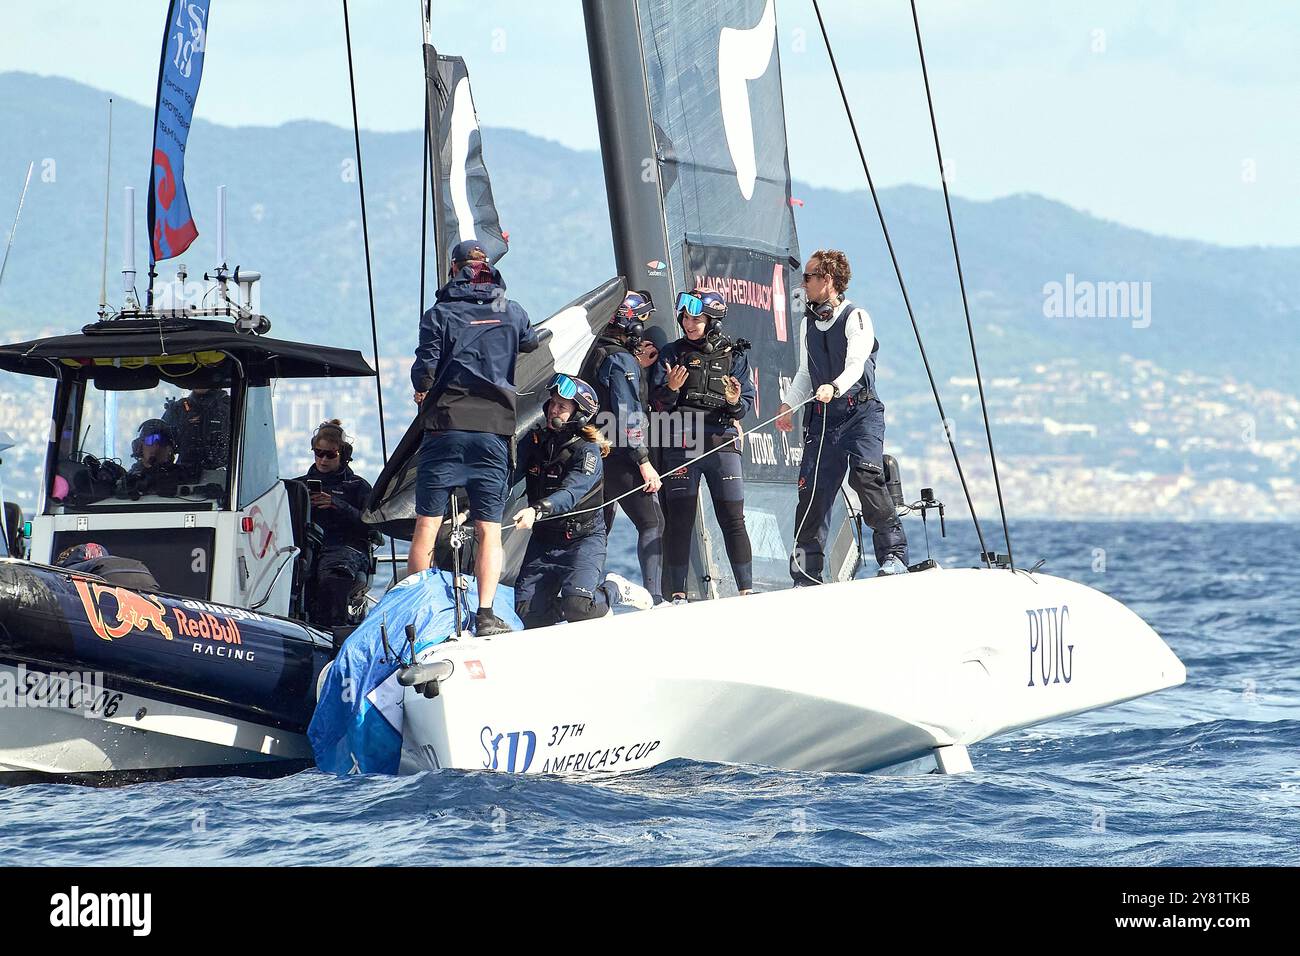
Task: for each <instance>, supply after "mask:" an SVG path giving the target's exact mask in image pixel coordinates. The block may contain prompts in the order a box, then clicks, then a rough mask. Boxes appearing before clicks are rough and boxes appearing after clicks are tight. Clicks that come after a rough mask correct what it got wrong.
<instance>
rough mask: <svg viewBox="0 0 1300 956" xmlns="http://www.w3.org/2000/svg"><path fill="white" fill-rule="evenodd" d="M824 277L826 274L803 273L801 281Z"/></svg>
mask: <svg viewBox="0 0 1300 956" xmlns="http://www.w3.org/2000/svg"><path fill="white" fill-rule="evenodd" d="M825 275H826V273H824V272H805V273H804V274H803V281H804V282H807V281H808V280H809V279H820V278H822V277H823V276H825Z"/></svg>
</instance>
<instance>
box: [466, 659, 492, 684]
mask: <svg viewBox="0 0 1300 956" xmlns="http://www.w3.org/2000/svg"><path fill="white" fill-rule="evenodd" d="M465 671H466V673H468V674H469V679H470V680H482V679H483V678H485V677H487V671H485V670H483V662H482V661H466V662H465Z"/></svg>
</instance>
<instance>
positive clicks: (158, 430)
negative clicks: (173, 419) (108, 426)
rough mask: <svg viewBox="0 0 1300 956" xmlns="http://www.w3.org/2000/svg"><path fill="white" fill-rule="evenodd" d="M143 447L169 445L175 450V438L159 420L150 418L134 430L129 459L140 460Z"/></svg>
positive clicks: (164, 423)
mask: <svg viewBox="0 0 1300 956" xmlns="http://www.w3.org/2000/svg"><path fill="white" fill-rule="evenodd" d="M145 445H171V446H172V447H173V448H175V447H176V436H175V435H173V434H172V430H171V427H170V426H169V425H168V424H167V423H166V422H165V421H163V420H162V419H161V418H151V419H149V420H148V421H146V422H144V423H143V424H141V425H140V427H139V428H138V429H137V430H136V433H135V439H134V440H133V441H132V442H131V457H132V458H136V459H139V458H142V457H143V456H144V446H145Z"/></svg>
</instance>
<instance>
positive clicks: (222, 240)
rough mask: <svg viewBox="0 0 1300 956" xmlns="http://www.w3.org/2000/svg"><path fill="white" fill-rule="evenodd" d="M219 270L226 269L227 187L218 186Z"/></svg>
mask: <svg viewBox="0 0 1300 956" xmlns="http://www.w3.org/2000/svg"><path fill="white" fill-rule="evenodd" d="M217 270H218V272H219V273H223V274H224V273H225V271H226V187H225V186H218V187H217Z"/></svg>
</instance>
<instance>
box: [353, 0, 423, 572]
mask: <svg viewBox="0 0 1300 956" xmlns="http://www.w3.org/2000/svg"><path fill="white" fill-rule="evenodd" d="M343 35H344V38H345V40H346V42H347V47H348V87H349V89H350V90H351V91H352V136H353V139H354V140H355V141H356V147H357V189H358V191H359V192H360V194H361V240H362V242H363V244H364V245H365V250H366V292H367V294H368V295H369V296H370V343H371V345H372V346H373V348H374V354H375V398H376V400H377V401H378V403H379V445H380V448H381V449H382V450H383V453H384V465H385V466H387V465H388V433H387V430H386V429H385V428H384V384H383V377H382V376H381V375H380V371H379V328H378V325H377V323H376V321H375V280H374V276H373V274H372V272H371V269H370V229H369V227H368V226H367V224H366V180H365V177H364V176H363V175H362V173H361V125H360V122H359V120H358V119H357V81H356V78H355V76H354V74H353V71H352V28H351V26H350V25H349V23H348V0H343ZM421 192H423V187H421ZM394 573H396V572H394Z"/></svg>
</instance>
